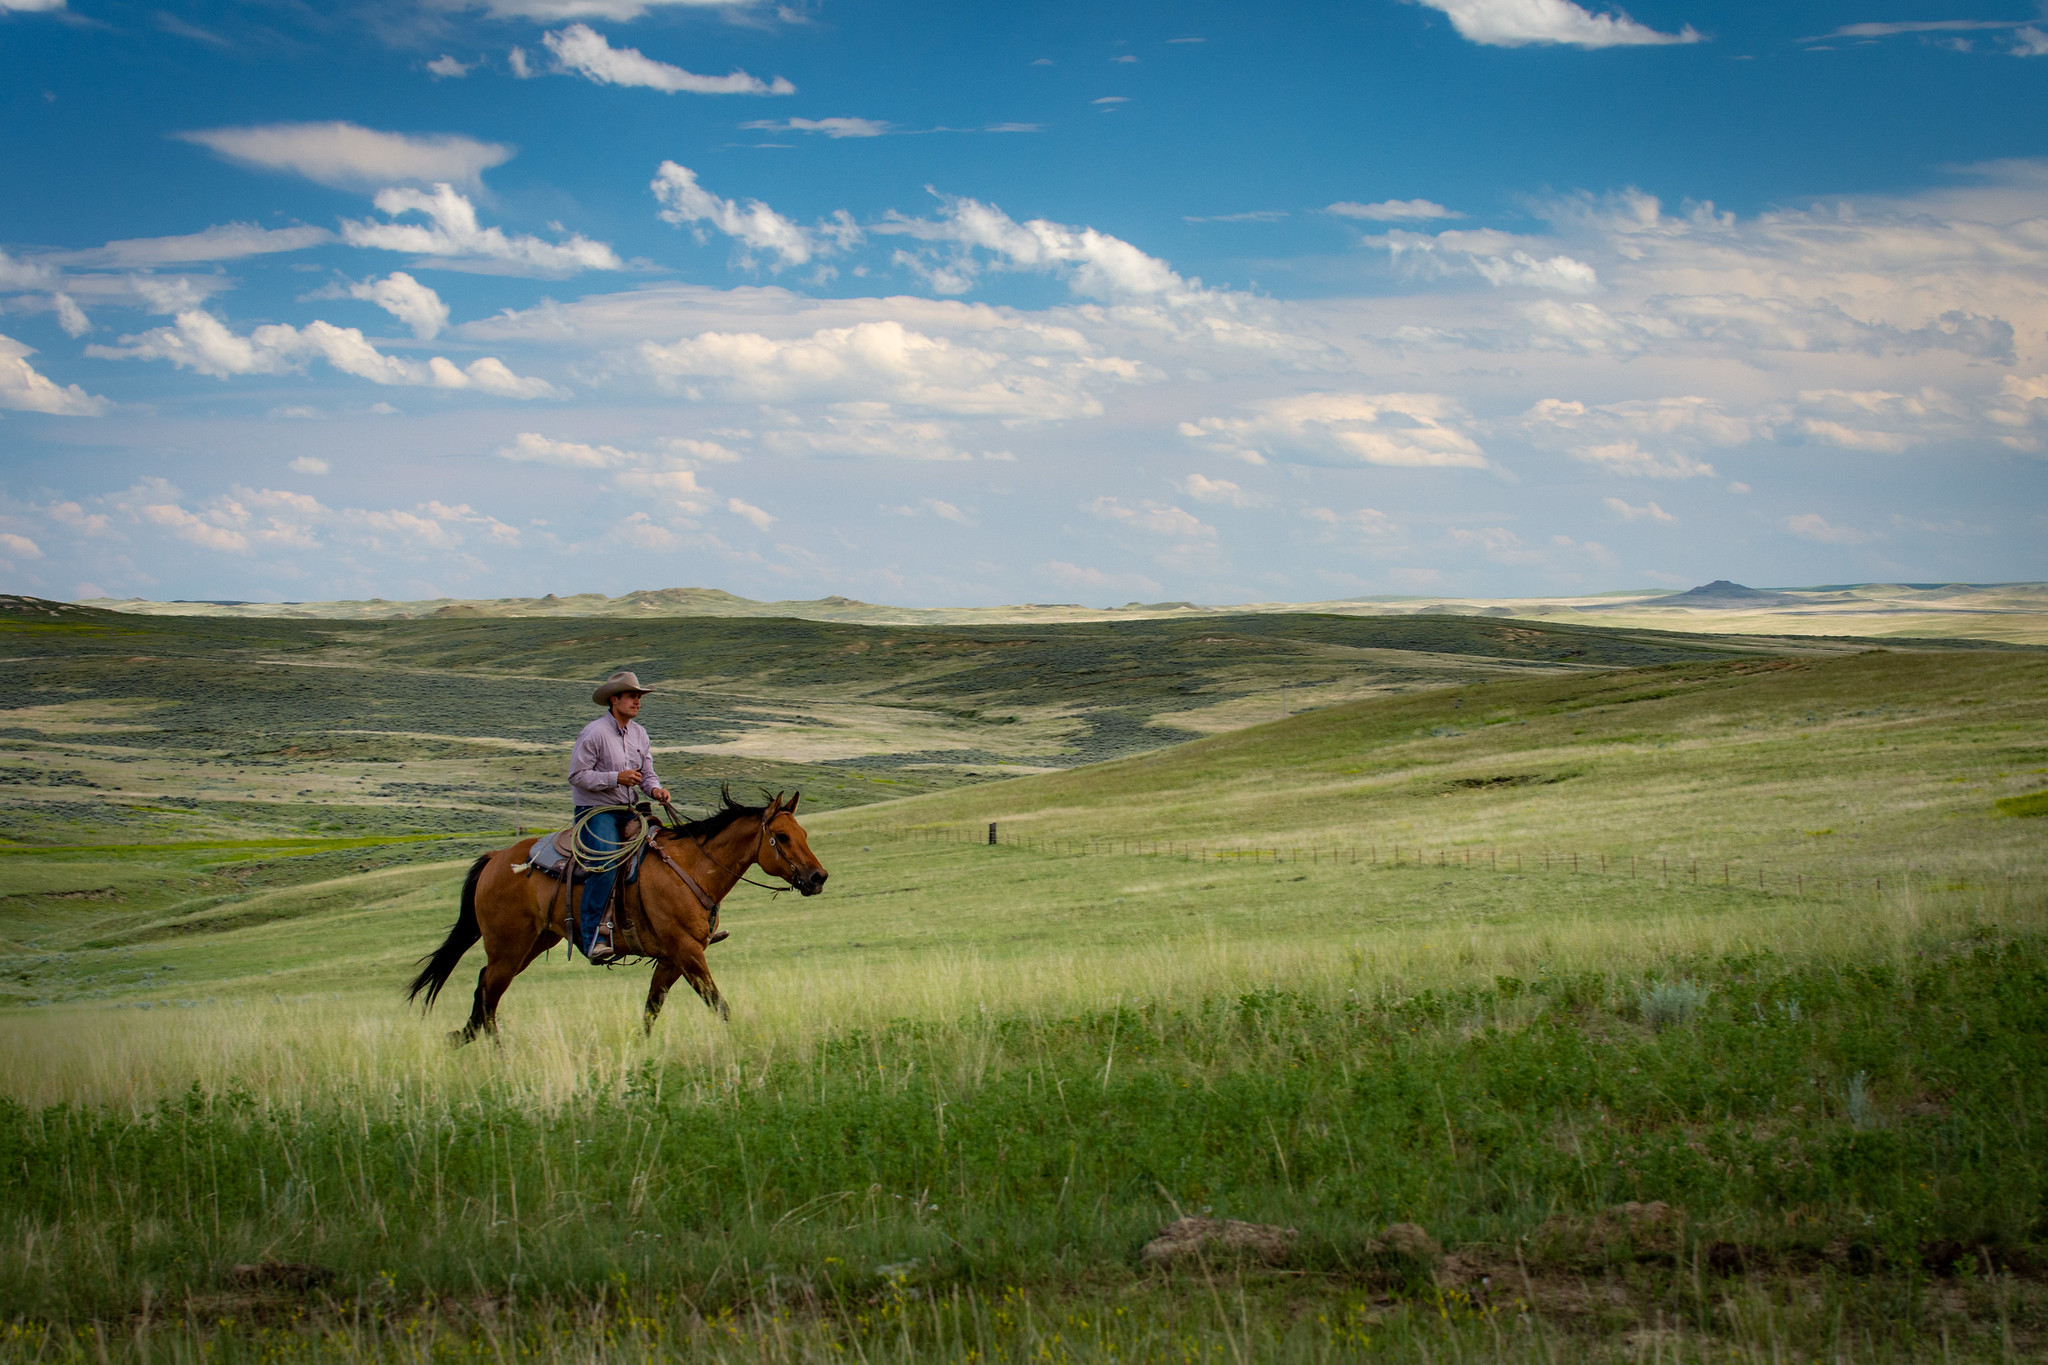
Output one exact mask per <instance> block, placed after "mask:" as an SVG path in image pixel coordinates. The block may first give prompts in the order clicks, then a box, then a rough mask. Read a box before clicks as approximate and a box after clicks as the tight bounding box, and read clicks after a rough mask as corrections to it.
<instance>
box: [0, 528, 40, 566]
mask: <svg viewBox="0 0 2048 1365" xmlns="http://www.w3.org/2000/svg"><path fill="white" fill-rule="evenodd" d="M42 557H43V547H42V546H40V545H38V544H36V543H35V542H34V541H33V540H30V539H29V538H28V537H27V536H18V535H16V534H14V532H12V531H0V559H13V560H19V559H41V558H42Z"/></svg>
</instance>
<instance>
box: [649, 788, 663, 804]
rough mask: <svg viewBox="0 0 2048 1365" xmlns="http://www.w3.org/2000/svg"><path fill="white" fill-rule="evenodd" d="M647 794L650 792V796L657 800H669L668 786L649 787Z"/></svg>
mask: <svg viewBox="0 0 2048 1365" xmlns="http://www.w3.org/2000/svg"><path fill="white" fill-rule="evenodd" d="M647 794H648V795H649V796H651V797H653V798H654V799H655V800H657V801H667V800H668V788H667V787H649V788H648V789H647Z"/></svg>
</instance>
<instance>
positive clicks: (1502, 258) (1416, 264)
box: [1359, 229, 1600, 294]
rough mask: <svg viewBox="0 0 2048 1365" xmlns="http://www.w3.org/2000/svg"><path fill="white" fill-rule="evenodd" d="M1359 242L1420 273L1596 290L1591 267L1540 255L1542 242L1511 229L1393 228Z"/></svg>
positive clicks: (1560, 256)
mask: <svg viewBox="0 0 2048 1365" xmlns="http://www.w3.org/2000/svg"><path fill="white" fill-rule="evenodd" d="M1359 245H1361V246H1367V247H1379V248H1381V249H1382V250H1384V251H1386V252H1387V253H1388V255H1389V256H1390V257H1391V258H1392V259H1393V260H1394V261H1395V262H1396V263H1397V264H1405V265H1407V266H1408V267H1409V268H1410V269H1412V270H1415V271H1417V272H1418V273H1421V274H1425V275H1459V274H1472V275H1477V276H1479V277H1480V278H1481V279H1483V280H1485V281H1486V282H1487V283H1488V284H1490V285H1492V286H1494V287H1495V288H1496V289H1500V288H1506V287H1508V286H1511V285H1513V286H1521V287H1523V288H1529V289H1549V290H1554V291H1557V292H1559V293H1567V294H1583V293H1586V292H1588V291H1590V290H1593V289H1597V288H1598V287H1599V285H1600V277H1599V274H1598V272H1596V271H1595V270H1594V269H1593V267H1592V266H1590V265H1588V264H1586V263H1585V262H1584V261H1581V260H1578V259H1576V258H1574V257H1572V256H1568V255H1566V254H1564V253H1563V252H1561V251H1560V252H1555V253H1554V254H1551V255H1548V256H1545V255H1543V254H1541V253H1542V252H1543V251H1544V250H1545V249H1547V248H1546V246H1545V245H1544V244H1541V243H1538V242H1535V241H1533V240H1531V239H1528V238H1522V237H1517V236H1515V235H1514V234H1513V233H1508V232H1496V231H1493V230H1491V229H1485V230H1481V231H1476V232H1466V231H1459V230H1456V229H1453V230H1451V231H1448V232H1439V233H1436V234H1435V235H1433V236H1432V235H1430V234H1428V233H1421V232H1406V231H1402V230H1399V229H1396V230H1394V231H1391V232H1385V233H1382V234H1380V235H1379V236H1376V237H1365V238H1363V239H1361V241H1360V243H1359Z"/></svg>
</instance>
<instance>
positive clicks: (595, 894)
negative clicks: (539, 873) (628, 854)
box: [569, 671, 726, 966]
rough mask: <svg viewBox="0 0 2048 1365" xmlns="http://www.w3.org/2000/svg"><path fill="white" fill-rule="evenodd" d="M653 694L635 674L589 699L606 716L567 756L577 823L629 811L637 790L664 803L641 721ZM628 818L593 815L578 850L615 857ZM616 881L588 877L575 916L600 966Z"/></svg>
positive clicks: (612, 874) (608, 876)
mask: <svg viewBox="0 0 2048 1365" xmlns="http://www.w3.org/2000/svg"><path fill="white" fill-rule="evenodd" d="M653 690H654V689H653V688H651V687H642V686H641V685H640V678H639V676H638V675H637V674H635V673H632V672H627V671H621V672H618V673H614V674H612V675H611V677H609V678H607V679H605V681H604V684H603V686H601V687H599V688H598V689H597V691H595V692H593V693H591V694H590V699H591V700H592V701H594V702H596V703H597V704H598V705H599V706H602V707H604V708H605V714H604V715H602V716H599V717H598V718H597V719H596V720H594V721H592V722H590V724H588V725H586V726H584V727H583V729H582V731H581V732H580V733H578V734H577V736H576V747H575V749H574V750H572V751H571V753H570V756H569V787H570V791H571V793H572V795H573V797H574V800H575V804H576V818H577V819H578V820H581V819H583V817H584V815H585V813H586V812H588V811H590V810H591V808H592V807H606V806H629V805H631V804H632V803H633V799H634V789H635V788H638V789H639V790H641V791H644V792H646V793H647V794H648V795H649V796H651V797H653V798H654V799H655V800H657V801H661V802H666V801H667V800H668V788H666V787H664V786H662V785H661V779H660V778H659V777H658V776H656V775H655V771H654V745H653V742H652V741H651V740H649V739H648V737H647V731H646V730H645V729H644V728H642V726H641V724H640V721H639V715H640V699H641V698H642V697H645V696H646V695H647V694H648V693H650V692H652V691H653ZM631 818H632V817H631V816H630V815H628V814H627V813H626V812H624V811H620V810H602V809H600V810H598V811H596V813H595V814H592V815H591V816H590V818H589V823H588V824H587V825H585V826H584V830H583V838H582V840H581V847H582V848H583V849H584V850H586V851H587V852H589V853H591V854H594V855H597V856H599V857H602V856H603V855H605V854H608V853H611V852H613V851H614V850H616V849H617V848H619V847H620V846H621V845H622V844H624V843H625V841H626V836H625V828H624V826H625V822H626V821H627V820H629V819H631ZM617 876H618V872H617V870H616V869H613V868H609V867H607V868H604V869H603V870H602V871H595V870H594V871H592V872H591V873H590V875H589V878H588V879H587V880H586V881H585V882H584V883H583V901H582V905H581V907H580V911H579V914H578V916H577V928H578V931H579V934H580V936H581V940H582V941H581V942H579V943H578V944H577V945H576V946H577V947H579V948H581V949H582V950H583V955H584V956H585V957H587V958H589V959H590V960H591V961H592V962H594V963H597V964H598V965H600V966H601V965H603V964H604V963H607V962H610V961H612V960H613V959H614V958H615V957H616V956H617V954H616V953H615V952H614V951H613V950H612V945H611V944H609V943H594V942H592V939H593V937H594V936H595V935H596V933H597V928H598V924H599V922H600V921H602V920H603V919H604V912H605V907H606V905H608V904H609V903H610V902H611V895H612V882H613V880H614V879H615V878H616V877H617ZM724 937H726V933H725V931H724V930H723V929H720V930H718V931H717V932H715V933H714V934H713V935H712V936H711V941H712V942H713V943H716V942H718V941H719V940H720V939H722V938H724Z"/></svg>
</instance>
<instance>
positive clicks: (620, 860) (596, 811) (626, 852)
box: [569, 806, 656, 874]
mask: <svg viewBox="0 0 2048 1365" xmlns="http://www.w3.org/2000/svg"><path fill="white" fill-rule="evenodd" d="M613 813H623V814H626V815H630V816H634V817H636V818H637V819H638V820H639V821H640V828H639V829H638V830H637V831H635V832H634V833H633V834H632V835H631V836H629V837H628V838H627V839H626V840H625V841H624V842H622V843H621V844H620V845H619V846H618V847H617V848H614V849H604V848H594V847H592V846H591V845H589V844H586V843H585V842H583V834H584V831H585V830H586V829H587V828H588V827H589V825H590V822H591V821H592V820H593V819H595V818H596V817H597V816H600V815H606V814H613ZM655 828H656V826H655V822H654V818H653V817H652V816H650V815H645V814H642V813H641V811H640V809H639V807H637V806H587V807H585V808H584V810H583V812H582V813H581V814H579V815H578V816H577V817H576V823H574V824H573V825H570V826H569V848H570V850H571V856H572V857H573V858H574V860H575V863H576V869H577V871H579V872H584V873H589V874H602V873H606V872H616V871H618V870H619V869H620V868H622V867H625V866H626V865H627V864H629V863H631V862H632V861H633V860H634V859H635V858H638V857H639V856H640V851H641V850H642V849H644V848H646V847H647V845H648V842H649V841H650V840H652V839H653V838H654V831H655Z"/></svg>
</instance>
